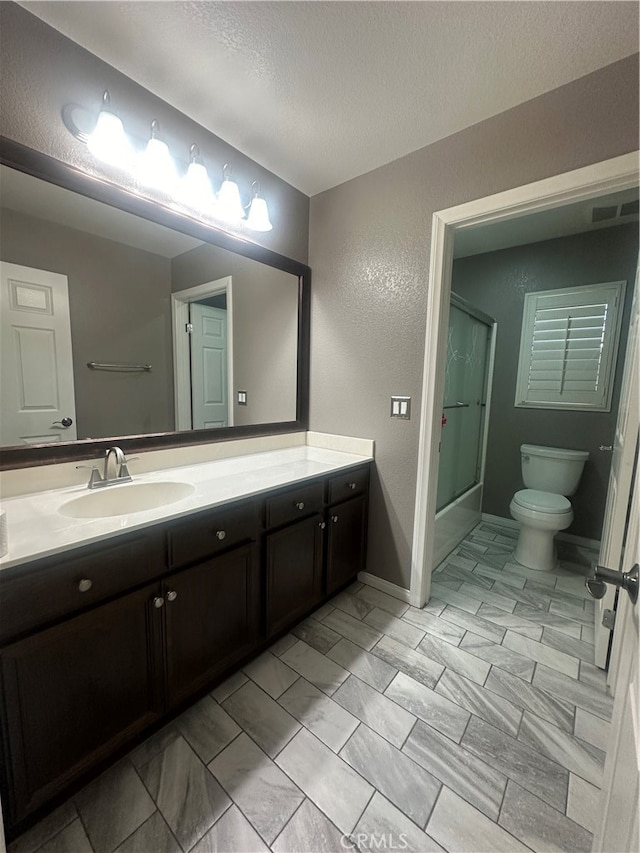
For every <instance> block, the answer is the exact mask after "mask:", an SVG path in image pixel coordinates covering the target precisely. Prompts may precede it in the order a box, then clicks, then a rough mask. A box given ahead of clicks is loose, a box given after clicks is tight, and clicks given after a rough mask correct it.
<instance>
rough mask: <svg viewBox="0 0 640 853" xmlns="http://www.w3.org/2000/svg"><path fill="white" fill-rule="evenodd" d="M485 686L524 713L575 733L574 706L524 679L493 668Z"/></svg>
mask: <svg viewBox="0 0 640 853" xmlns="http://www.w3.org/2000/svg"><path fill="white" fill-rule="evenodd" d="M484 686H485V687H486V689H487V690H491V691H493V692H494V693H497V694H498V695H499V696H503V697H504V698H505V699H508V700H509V701H510V702H512V703H513V704H514V705H515V706H516V707H518V708H522V710H524V711H531V712H532V713H534V714H536V715H537V716H538V717H542V719H544V720H548V721H549V722H551V723H554V724H555V725H556V726H558V727H559V728H561V729H563V730H564V731H566V732H571V731H573V722H574V712H575V708H574V706H573V705H570V704H569V703H568V702H564V701H563V700H562V699H559V698H558V697H557V696H554V695H553V694H552V693H547V692H545V691H544V690H539V689H538V688H537V687H534V686H533V685H532V684H529V683H528V682H526V681H524V680H523V679H522V678H518V677H517V676H515V675H511V674H510V673H508V672H505V671H504V670H502V669H499V668H498V667H492V668H491V672H490V673H489V676H488V678H487V680H486V682H485V685H484Z"/></svg>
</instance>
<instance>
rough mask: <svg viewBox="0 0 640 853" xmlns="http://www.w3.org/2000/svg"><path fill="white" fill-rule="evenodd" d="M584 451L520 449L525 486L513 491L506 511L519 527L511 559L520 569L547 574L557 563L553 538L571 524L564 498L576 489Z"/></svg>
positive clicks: (536, 447)
mask: <svg viewBox="0 0 640 853" xmlns="http://www.w3.org/2000/svg"><path fill="white" fill-rule="evenodd" d="M588 458H589V453H588V452H587V451H586V450H565V449H563V448H561V447H539V446H538V445H535V444H523V445H522V446H521V447H520V459H521V467H522V479H523V481H524V484H525V486H526V488H525V489H521V490H520V491H519V492H516V493H515V495H514V496H513V498H512V500H511V504H510V505H509V511H510V512H511V515H512V516H513V518H515V519H516V521H519V522H520V524H521V525H522V528H521V530H520V536H519V537H518V544H517V546H516V550H515V553H514V558H515V560H516V561H517V562H518V563H520V565H522V566H527V567H528V568H530V569H537V570H538V571H540V572H550V571H552V570H553V569H555V567H556V564H557V562H558V558H557V555H556V547H555V542H554V537H555V535H556V533H558V531H560V530H565V529H566V528H567V527H569V525H570V524H571V522H572V521H573V510H572V509H571V503H570V502H569V501H568V500H567V498H566V497H564V496H565V495H573V494H574V493H575V491H576V489H577V488H578V483H579V482H580V477H581V476H582V469H583V468H584V463H585V462H586V461H587V459H588Z"/></svg>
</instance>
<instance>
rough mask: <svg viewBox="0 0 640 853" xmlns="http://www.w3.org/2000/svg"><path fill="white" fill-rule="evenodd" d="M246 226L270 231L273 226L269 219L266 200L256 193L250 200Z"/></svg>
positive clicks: (253, 229) (254, 229) (255, 229)
mask: <svg viewBox="0 0 640 853" xmlns="http://www.w3.org/2000/svg"><path fill="white" fill-rule="evenodd" d="M246 226H247V228H250V229H251V230H252V231H271V229H272V228H273V225H272V224H271V221H270V220H269V208H268V207H267V202H266V201H265V200H264V199H263V198H259V196H257V195H256V196H255V197H254V198H253V199H252V200H251V205H250V206H249V215H248V216H247V222H246Z"/></svg>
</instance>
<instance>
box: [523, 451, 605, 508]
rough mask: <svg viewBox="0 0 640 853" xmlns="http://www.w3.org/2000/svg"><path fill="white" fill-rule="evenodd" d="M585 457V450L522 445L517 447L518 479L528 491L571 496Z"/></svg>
mask: <svg viewBox="0 0 640 853" xmlns="http://www.w3.org/2000/svg"><path fill="white" fill-rule="evenodd" d="M588 458H589V453H588V451H586V450H566V449H565V448H562V447H541V446H539V445H537V444H523V445H522V446H521V447H520V460H521V466H522V479H523V481H524V484H525V486H526V487H527V488H528V489H539V490H540V491H542V492H552V493H553V494H556V495H573V494H574V493H575V491H576V489H577V488H578V483H579V482H580V477H581V476H582V469H583V468H584V463H585V462H586V461H587V459H588Z"/></svg>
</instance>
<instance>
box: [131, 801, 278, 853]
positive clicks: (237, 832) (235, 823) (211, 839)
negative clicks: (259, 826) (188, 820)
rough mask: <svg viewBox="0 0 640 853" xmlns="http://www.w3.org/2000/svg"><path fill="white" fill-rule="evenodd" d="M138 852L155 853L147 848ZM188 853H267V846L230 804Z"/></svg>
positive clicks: (239, 812) (238, 811) (235, 807)
mask: <svg viewBox="0 0 640 853" xmlns="http://www.w3.org/2000/svg"><path fill="white" fill-rule="evenodd" d="M140 853H155V851H153V848H149V849H147V850H145V851H140ZM190 853H269V848H268V847H267V846H266V844H265V843H264V842H263V840H262V839H261V838H260V836H259V835H258V833H257V832H256V831H255V829H254V828H253V827H252V826H251V824H250V823H249V821H248V820H247V819H246V817H245V816H244V815H243V814H242V812H241V811H240V809H239V808H238V807H237V806H231V808H229V809H227V811H226V812H225V813H224V814H223V815H222V817H221V818H220V819H219V820H218V821H216V823H215V824H214V825H213V826H212V827H211V829H210V830H209V831H208V832H207V833H206V834H205V835H204V836H203V837H202V838H201V839H200V841H198V843H197V844H196V846H195V847H193V848H192V849H191V851H190Z"/></svg>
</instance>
